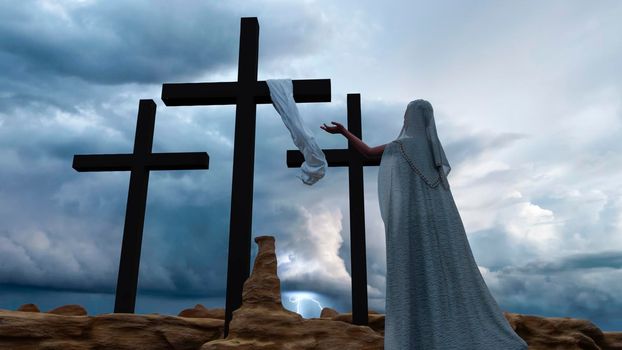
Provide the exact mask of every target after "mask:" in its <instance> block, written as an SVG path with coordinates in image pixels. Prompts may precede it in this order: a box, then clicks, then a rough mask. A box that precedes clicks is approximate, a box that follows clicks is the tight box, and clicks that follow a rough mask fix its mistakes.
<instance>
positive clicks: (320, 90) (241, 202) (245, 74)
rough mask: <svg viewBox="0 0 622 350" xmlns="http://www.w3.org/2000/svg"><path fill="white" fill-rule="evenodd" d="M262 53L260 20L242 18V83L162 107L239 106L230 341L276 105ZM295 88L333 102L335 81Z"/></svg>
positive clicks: (172, 88)
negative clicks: (264, 141)
mask: <svg viewBox="0 0 622 350" xmlns="http://www.w3.org/2000/svg"><path fill="white" fill-rule="evenodd" d="M258 53H259V22H258V21H257V18H256V17H248V18H242V20H241V25H240V52H239V60H238V81H234V82H222V83H184V84H163V85H162V101H164V103H165V104H166V105H167V106H196V105H226V104H235V105H236V113H235V140H234V149H233V183H232V189H231V215H230V225H229V258H228V262H227V263H228V267H227V301H226V308H225V330H224V336H225V337H227V335H228V333H229V322H230V321H231V317H232V314H233V311H234V310H236V309H238V308H239V307H240V306H241V304H242V289H243V287H244V281H246V279H247V278H248V277H249V272H250V255H251V227H252V213H253V176H254V167H255V124H256V120H255V118H256V111H257V110H256V107H257V104H258V103H272V99H271V98H270V90H269V88H268V84H267V83H266V82H265V81H257V64H258ZM292 83H293V88H294V100H295V101H296V102H330V79H317V80H294V81H293V82H292Z"/></svg>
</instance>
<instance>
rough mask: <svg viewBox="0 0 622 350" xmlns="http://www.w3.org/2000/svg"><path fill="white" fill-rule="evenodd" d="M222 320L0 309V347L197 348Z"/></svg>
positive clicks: (216, 333)
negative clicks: (67, 314)
mask: <svg viewBox="0 0 622 350" xmlns="http://www.w3.org/2000/svg"><path fill="white" fill-rule="evenodd" d="M223 335H224V321H223V320H215V319H208V318H183V317H174V316H164V315H134V314H104V315H97V316H64V315H55V314H49V313H33V312H21V311H8V310H0V349H11V350H34V349H45V350H91V349H118V350H135V349H162V350H164V349H167V350H168V349H187V350H190V349H199V348H200V347H201V345H202V344H204V343H206V342H207V341H209V340H213V339H219V338H222V337H223Z"/></svg>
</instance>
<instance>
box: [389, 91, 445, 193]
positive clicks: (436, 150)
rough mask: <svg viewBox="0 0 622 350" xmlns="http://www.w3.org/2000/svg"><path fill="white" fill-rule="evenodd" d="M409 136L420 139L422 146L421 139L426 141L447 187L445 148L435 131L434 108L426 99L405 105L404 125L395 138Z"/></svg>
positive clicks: (407, 137) (401, 138)
mask: <svg viewBox="0 0 622 350" xmlns="http://www.w3.org/2000/svg"><path fill="white" fill-rule="evenodd" d="M410 138H413V141H414V140H420V142H417V143H419V145H420V146H423V145H422V144H421V142H423V140H425V141H426V143H427V146H428V147H429V149H430V150H431V151H432V157H433V161H434V166H435V167H436V170H437V171H438V174H439V176H440V177H441V181H442V182H443V186H445V188H446V189H449V183H448V182H447V174H449V171H451V166H450V165H449V161H447V157H446V156H445V150H443V145H442V144H441V141H440V140H439V138H438V135H437V133H436V124H435V123H434V109H432V104H430V102H428V101H426V100H414V101H411V102H410V103H408V106H407V107H406V112H405V113H404V126H403V127H402V130H401V131H400V134H399V135H398V137H397V139H396V140H404V139H410Z"/></svg>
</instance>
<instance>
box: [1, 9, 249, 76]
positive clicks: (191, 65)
mask: <svg viewBox="0 0 622 350" xmlns="http://www.w3.org/2000/svg"><path fill="white" fill-rule="evenodd" d="M211 4H212V3H211V2H193V6H179V5H177V4H174V3H170V2H164V1H156V2H151V3H150V4H148V3H147V2H144V1H132V2H129V3H123V5H122V6H120V5H119V3H116V2H113V1H112V2H110V1H105V2H103V1H102V2H96V3H93V4H89V5H84V6H78V7H75V8H65V10H64V11H66V15H67V16H66V17H63V16H60V15H58V14H57V13H54V12H52V11H50V10H48V9H46V8H43V7H40V6H36V4H34V3H28V2H25V3H20V5H18V6H15V4H11V5H5V6H3V8H2V13H3V15H2V21H1V22H0V49H1V50H2V51H3V52H5V54H8V55H9V56H13V57H14V58H15V60H11V61H9V62H7V61H4V64H3V66H4V67H3V68H9V67H8V63H10V64H11V65H12V66H13V67H11V68H13V69H19V70H21V71H23V72H27V73H28V74H35V75H39V74H43V75H63V76H74V77H79V78H81V79H84V80H87V81H91V82H96V83H102V84H119V83H127V82H140V83H161V82H163V81H164V80H166V79H170V78H172V77H175V78H179V79H182V78H189V77H191V76H192V75H193V74H197V73H200V72H205V71H210V70H214V69H217V68H222V66H223V65H233V64H234V62H233V61H234V60H235V53H236V48H237V40H236V39H237V36H238V31H239V29H238V28H237V27H238V26H239V24H238V23H237V21H236V20H235V19H236V18H235V17H234V16H232V15H231V14H230V13H228V12H227V11H224V10H222V9H220V8H219V7H217V6H213V5H211Z"/></svg>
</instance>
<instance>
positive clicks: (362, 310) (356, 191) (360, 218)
mask: <svg viewBox="0 0 622 350" xmlns="http://www.w3.org/2000/svg"><path fill="white" fill-rule="evenodd" d="M347 128H348V130H349V131H350V132H351V133H352V134H354V135H356V136H357V137H358V138H360V139H362V136H363V135H362V131H361V95H360V94H348V126H347ZM322 152H324V155H325V156H326V161H327V162H328V166H329V167H330V166H347V167H348V178H349V183H350V186H349V192H350V262H351V263H350V266H351V269H352V323H353V324H357V325H367V323H368V309H367V258H366V254H365V253H366V249H365V205H364V204H365V202H364V198H363V195H364V190H363V167H364V166H377V165H380V159H381V157H379V156H373V157H370V158H365V157H364V156H362V155H361V154H360V153H359V152H358V151H357V150H356V149H355V148H354V145H353V144H352V142H350V141H349V140H348V148H347V149H323V150H322ZM303 161H304V157H303V155H302V153H301V152H300V151H293V150H288V151H287V166H288V167H289V168H294V167H299V166H301V165H302V162H303Z"/></svg>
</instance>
